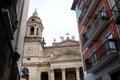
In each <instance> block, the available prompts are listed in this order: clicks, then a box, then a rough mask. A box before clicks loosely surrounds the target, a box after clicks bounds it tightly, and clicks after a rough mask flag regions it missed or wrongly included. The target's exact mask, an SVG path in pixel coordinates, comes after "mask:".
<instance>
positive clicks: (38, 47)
mask: <svg viewBox="0 0 120 80" xmlns="http://www.w3.org/2000/svg"><path fill="white" fill-rule="evenodd" d="M43 29H44V28H43V25H42V21H41V19H40V18H39V16H38V13H37V11H36V10H35V12H34V13H33V14H32V16H31V17H30V18H29V19H28V21H27V25H26V35H25V39H24V54H23V59H25V58H27V59H33V60H32V61H34V60H36V61H37V58H38V57H39V56H43V42H42V41H44V40H43V38H42V32H43Z"/></svg>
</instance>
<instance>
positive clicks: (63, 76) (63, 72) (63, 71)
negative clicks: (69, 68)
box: [62, 68, 66, 80]
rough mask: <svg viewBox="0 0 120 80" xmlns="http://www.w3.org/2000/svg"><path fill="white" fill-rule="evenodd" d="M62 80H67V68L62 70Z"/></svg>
mask: <svg viewBox="0 0 120 80" xmlns="http://www.w3.org/2000/svg"><path fill="white" fill-rule="evenodd" d="M62 80H66V75H65V68H62Z"/></svg>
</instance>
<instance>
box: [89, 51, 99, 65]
mask: <svg viewBox="0 0 120 80" xmlns="http://www.w3.org/2000/svg"><path fill="white" fill-rule="evenodd" d="M90 54H91V64H92V66H94V65H95V64H96V63H97V58H96V54H95V50H94V49H93V50H91V52H90Z"/></svg>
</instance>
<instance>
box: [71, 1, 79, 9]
mask: <svg viewBox="0 0 120 80" xmlns="http://www.w3.org/2000/svg"><path fill="white" fill-rule="evenodd" d="M77 2H78V0H74V1H73V4H72V7H71V10H75V8H76V5H77Z"/></svg>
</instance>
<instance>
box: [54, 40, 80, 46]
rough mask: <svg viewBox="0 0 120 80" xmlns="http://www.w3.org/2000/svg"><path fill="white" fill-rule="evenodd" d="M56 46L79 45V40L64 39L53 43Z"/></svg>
mask: <svg viewBox="0 0 120 80" xmlns="http://www.w3.org/2000/svg"><path fill="white" fill-rule="evenodd" d="M53 45H54V46H72V45H79V41H75V40H70V39H68V40H64V41H61V42H59V43H53Z"/></svg>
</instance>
